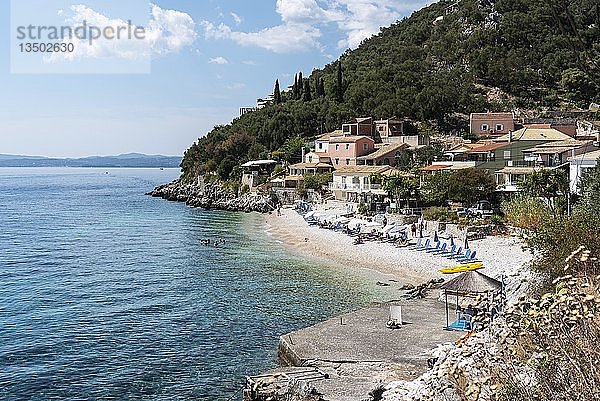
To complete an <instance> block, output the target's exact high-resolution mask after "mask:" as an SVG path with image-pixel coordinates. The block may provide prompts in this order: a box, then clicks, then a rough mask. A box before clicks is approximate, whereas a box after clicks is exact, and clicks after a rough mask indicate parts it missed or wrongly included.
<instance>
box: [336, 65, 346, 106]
mask: <svg viewBox="0 0 600 401" xmlns="http://www.w3.org/2000/svg"><path fill="white" fill-rule="evenodd" d="M335 99H336V100H337V102H338V103H342V102H343V101H344V76H343V73H342V59H340V60H339V61H338V64H337V81H336V85H335Z"/></svg>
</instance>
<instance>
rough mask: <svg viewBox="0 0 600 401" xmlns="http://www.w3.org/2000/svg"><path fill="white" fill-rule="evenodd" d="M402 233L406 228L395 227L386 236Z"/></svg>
mask: <svg viewBox="0 0 600 401" xmlns="http://www.w3.org/2000/svg"><path fill="white" fill-rule="evenodd" d="M402 231H406V226H396V227H394V228H392V229H391V230H390V232H389V233H388V234H394V233H398V232H402Z"/></svg>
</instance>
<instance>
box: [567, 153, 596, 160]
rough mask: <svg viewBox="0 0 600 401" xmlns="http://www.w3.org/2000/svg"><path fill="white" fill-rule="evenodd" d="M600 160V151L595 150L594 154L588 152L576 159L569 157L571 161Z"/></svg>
mask: <svg viewBox="0 0 600 401" xmlns="http://www.w3.org/2000/svg"><path fill="white" fill-rule="evenodd" d="M598 159H600V150H595V151H593V152H588V153H584V154H582V155H579V156H575V157H569V161H579V160H581V161H583V160H586V161H596V160H598Z"/></svg>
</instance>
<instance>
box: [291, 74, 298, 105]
mask: <svg viewBox="0 0 600 401" xmlns="http://www.w3.org/2000/svg"><path fill="white" fill-rule="evenodd" d="M297 98H298V74H296V75H294V86H293V87H292V99H297Z"/></svg>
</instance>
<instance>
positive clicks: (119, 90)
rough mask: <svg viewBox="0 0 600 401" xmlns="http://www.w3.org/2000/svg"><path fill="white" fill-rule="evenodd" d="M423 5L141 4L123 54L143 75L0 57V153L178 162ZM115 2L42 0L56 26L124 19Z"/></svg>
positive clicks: (335, 1)
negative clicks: (38, 68) (55, 67)
mask: <svg viewBox="0 0 600 401" xmlns="http://www.w3.org/2000/svg"><path fill="white" fill-rule="evenodd" d="M14 1H18V2H21V3H20V4H23V3H22V2H26V3H27V2H35V1H38V2H39V1H40V0H14ZM136 1H137V0H136ZM103 2H104V3H103ZM431 2H432V1H426V0H414V1H412V0H277V1H275V0H272V1H266V0H258V1H241V0H206V1H181V0H156V1H154V2H153V5H150V4H147V10H148V15H150V17H148V18H149V19H150V20H151V22H149V23H147V22H144V23H145V24H147V27H148V29H149V32H150V33H151V36H152V37H151V38H149V39H148V43H147V46H148V47H147V50H144V49H142V48H139V49H138V48H136V49H134V51H137V52H139V53H140V57H148V58H149V59H151V70H150V73H147V74H98V73H96V74H92V73H88V74H75V73H69V74H15V73H11V57H2V58H0V153H3V154H6V153H8V154H29V155H46V156H55V157H60V156H64V157H74V156H88V155H108V154H119V153H127V152H144V153H152V154H158V153H160V154H169V155H180V154H182V153H183V151H184V150H185V149H186V148H187V147H189V145H190V144H191V143H192V142H194V141H195V140H196V139H197V138H198V137H200V136H203V135H205V134H206V132H208V131H210V129H211V128H212V127H213V126H214V125H217V124H225V123H227V122H229V121H231V119H232V118H233V117H236V116H237V114H238V112H239V107H242V106H254V105H255V103H256V98H258V97H263V96H266V95H267V94H269V93H270V92H271V91H272V88H273V84H274V82H275V79H279V80H280V82H281V83H282V86H283V87H285V86H287V85H289V84H290V82H291V81H293V74H294V73H295V72H297V71H303V72H304V73H305V74H308V73H310V71H312V69H313V68H318V67H322V66H323V65H325V64H327V63H329V62H331V61H332V60H334V59H336V58H337V57H339V55H340V54H341V53H343V52H344V51H345V50H346V49H347V48H356V47H357V46H358V45H359V44H360V41H361V40H363V39H364V38H366V37H369V36H370V35H372V34H373V33H376V32H377V31H378V29H379V27H380V26H387V25H389V24H391V23H393V22H395V21H396V20H397V19H400V18H402V17H403V16H405V15H409V14H410V13H411V12H412V11H414V10H416V9H419V8H421V7H423V6H424V5H426V4H429V3H431ZM109 3H113V4H112V6H111V5H110V4H109ZM107 4H108V5H107ZM116 4H119V2H117V1H116V0H114V1H108V0H90V1H86V0H73V1H66V0H56V1H53V0H44V7H45V8H48V7H50V8H51V10H50V11H51V12H52V13H55V16H56V18H59V19H60V18H62V19H66V18H71V19H76V18H84V17H85V18H86V19H90V18H91V19H93V18H98V19H100V18H104V17H107V18H109V19H111V20H112V19H122V20H127V19H129V18H132V17H131V16H130V15H125V14H128V12H129V11H128V10H125V9H123V10H121V9H119V7H116V8H115V7H114V6H115V5H116ZM71 6H79V8H76V7H71ZM29 8H30V9H31V10H39V7H38V8H36V7H34V6H30V7H29ZM54 8H56V10H54ZM14 11H15V9H13V12H14ZM35 12H38V13H40V12H39V11H35ZM117 13H121V14H122V15H115V14H117ZM0 16H1V17H2V21H3V22H4V23H3V24H2V28H0V35H1V36H3V37H2V38H1V40H0V52H2V53H3V54H5V55H10V54H11V51H13V52H14V51H15V48H16V43H11V39H13V38H14V37H15V35H16V33H15V31H14V27H11V24H10V22H11V7H10V2H8V1H4V2H1V5H0ZM82 16H83V17H82ZM14 19H15V17H14V15H13V22H14ZM152 21H153V22H152ZM136 23H137V21H136ZM99 43H100V44H99V45H98V46H97V47H94V48H90V49H91V50H89V51H88V53H86V54H83V53H82V54H80V57H81V60H83V59H84V58H85V59H86V62H91V63H95V62H100V59H101V58H103V57H107V58H108V57H112V58H115V57H116V58H118V57H121V55H122V52H121V50H122V49H119V48H118V46H116V47H113V48H103V47H102V43H101V42H99ZM111 52H112V53H111ZM141 53H144V54H141ZM13 57H14V56H13ZM81 60H79V61H74V60H68V59H61V60H60V61H59V62H60V63H63V65H66V64H68V63H74V64H73V65H74V66H77V64H76V63H77V62H82V61H81ZM73 65H72V66H73ZM75 70H76V68H75ZM69 71H71V70H69Z"/></svg>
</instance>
